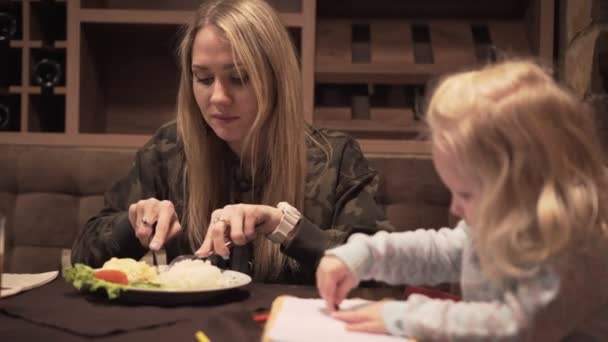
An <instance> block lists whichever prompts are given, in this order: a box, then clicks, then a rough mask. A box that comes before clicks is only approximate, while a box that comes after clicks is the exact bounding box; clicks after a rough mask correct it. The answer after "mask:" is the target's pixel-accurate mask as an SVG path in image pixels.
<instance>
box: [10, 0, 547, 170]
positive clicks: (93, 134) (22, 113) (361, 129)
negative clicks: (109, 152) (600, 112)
mask: <svg viewBox="0 0 608 342" xmlns="http://www.w3.org/2000/svg"><path fill="white" fill-rule="evenodd" d="M201 1H202V0H180V1H173V0H147V1H142V0H8V1H7V0H5V1H2V2H1V3H0V51H1V52H2V53H0V143H10V144H46V145H53V144H59V145H78V146H100V147H138V146H141V145H142V144H143V143H144V142H145V141H146V140H148V139H149V137H150V135H151V134H152V133H153V132H154V131H155V129H156V128H158V127H159V126H160V125H161V124H162V123H164V122H166V121H168V120H170V119H172V118H173V117H174V114H175V113H174V112H175V101H176V94H177V88H178V77H179V71H178V66H177V61H176V58H175V49H176V45H177V43H178V40H179V33H180V32H181V28H182V26H183V25H184V24H187V23H189V22H190V21H191V20H192V17H193V11H194V9H195V8H196V7H197V6H198V5H199V4H200V2H201ZM267 1H268V2H269V3H270V4H271V5H272V6H274V7H275V8H276V9H277V10H278V12H279V15H280V17H281V20H282V21H283V22H284V24H285V25H286V27H287V28H288V31H289V34H290V36H291V38H292V40H293V43H294V46H295V47H296V49H297V56H298V59H299V62H300V66H301V71H302V79H303V90H302V91H303V97H304V105H305V108H304V109H305V110H304V116H305V119H306V120H307V122H309V123H311V124H313V125H314V126H316V127H326V128H330V129H334V130H339V131H344V132H347V133H349V134H351V135H353V136H354V137H355V138H357V139H358V141H359V143H360V145H361V147H362V149H363V151H364V152H365V153H366V154H367V155H369V156H389V157H392V156H397V157H400V158H401V157H404V156H409V155H412V154H417V155H423V156H427V157H428V153H429V149H428V140H427V139H426V137H425V129H424V124H423V122H424V118H423V117H422V116H423V115H422V112H423V108H422V107H423V102H424V96H425V93H426V90H427V88H429V84H431V83H432V82H433V81H434V80H436V79H437V77H439V76H440V75H442V74H444V73H448V72H453V71H456V70H462V69H467V68H470V67H473V66H478V65H483V64H485V63H488V62H491V61H493V60H494V59H496V58H497V56H503V55H507V56H508V55H517V56H532V57H535V58H539V59H541V60H543V61H544V62H548V63H551V62H552V58H553V36H554V35H553V27H554V23H555V18H554V11H555V1H554V0H513V1H504V2H491V1H486V2H480V1H478V0H427V1H418V0H376V1H374V2H370V1H369V0H332V1H319V0H267ZM9 36H10V37H9ZM3 37H7V38H3ZM3 117H8V120H7V119H4V118H3Z"/></svg>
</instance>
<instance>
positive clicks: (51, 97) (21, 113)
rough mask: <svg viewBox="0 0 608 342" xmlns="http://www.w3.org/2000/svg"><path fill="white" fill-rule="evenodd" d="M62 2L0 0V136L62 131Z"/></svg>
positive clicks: (64, 35)
mask: <svg viewBox="0 0 608 342" xmlns="http://www.w3.org/2000/svg"><path fill="white" fill-rule="evenodd" d="M66 5H67V2H66V1H65V0H63V1H57V0H22V1H15V0H13V1H8V2H7V1H5V2H3V3H2V4H0V50H1V51H2V52H0V56H2V57H0V131H2V132H1V133H0V139H1V138H2V136H3V135H6V134H11V133H14V134H17V135H16V137H22V138H24V140H25V136H28V135H31V134H47V133H52V134H56V133H65V118H66V113H65V103H66V102H65V97H66V88H65V84H66V83H65V80H66V78H65V76H66V48H67V31H66V18H67V6H66ZM7 23H8V24H7ZM7 33H8V34H7Z"/></svg>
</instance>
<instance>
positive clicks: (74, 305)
mask: <svg viewBox="0 0 608 342" xmlns="http://www.w3.org/2000/svg"><path fill="white" fill-rule="evenodd" d="M280 295H291V296H297V297H304V298H318V293H317V290H316V288H315V287H314V286H305V285H286V284H265V283H256V282H254V283H250V284H248V285H246V286H243V287H240V288H237V289H232V290H229V291H226V292H223V293H222V294H221V295H218V296H215V297H213V298H209V299H207V300H204V301H199V302H192V303H188V302H186V303H184V302H183V301H182V302H180V303H179V304H176V305H171V304H170V303H162V305H159V304H154V303H153V304H147V303H138V304H134V303H125V302H121V301H119V300H109V299H108V298H107V297H105V296H100V295H98V294H90V293H86V292H83V291H79V290H77V289H76V288H74V287H73V286H72V285H71V284H68V283H66V281H65V280H64V279H63V278H62V277H58V278H57V279H55V280H53V281H52V282H50V283H48V284H45V285H43V286H40V287H37V288H34V289H31V290H29V291H26V292H22V293H19V294H17V295H14V296H11V297H7V298H3V299H1V300H0V341H3V342H5V341H6V342H8V341H10V342H20V341H28V342H31V341H66V342H72V341H73V342H76V341H90V340H95V341H115V342H119V341H196V338H195V334H196V333H197V332H199V331H200V332H203V333H204V335H206V336H207V337H208V338H209V340H211V341H260V340H261V338H262V335H263V329H264V322H263V320H262V321H260V319H259V317H260V314H264V313H267V312H268V310H269V309H270V308H271V305H272V302H273V301H274V300H275V298H277V297H278V296H280ZM254 318H257V319H254Z"/></svg>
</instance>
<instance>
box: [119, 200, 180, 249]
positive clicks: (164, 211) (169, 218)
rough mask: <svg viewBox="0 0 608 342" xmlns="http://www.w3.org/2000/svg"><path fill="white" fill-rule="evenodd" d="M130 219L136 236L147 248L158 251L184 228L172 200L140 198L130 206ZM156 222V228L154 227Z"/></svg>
mask: <svg viewBox="0 0 608 342" xmlns="http://www.w3.org/2000/svg"><path fill="white" fill-rule="evenodd" d="M129 221H130V222H131V227H132V228H133V230H134V231H135V236H136V237H137V239H138V240H139V242H140V243H141V244H142V246H144V247H146V248H150V249H151V250H153V251H158V250H159V249H161V248H162V246H163V245H164V244H165V242H167V241H169V240H170V239H172V238H173V237H174V236H175V235H176V234H177V233H179V231H180V230H181V229H182V226H181V224H180V223H179V219H178V217H177V213H176V212H175V207H174V206H173V203H172V202H170V201H159V200H157V199H156V198H149V199H146V200H140V201H139V202H137V203H133V204H131V206H129ZM154 224H156V229H154ZM152 234H154V236H152Z"/></svg>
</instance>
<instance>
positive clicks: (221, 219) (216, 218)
mask: <svg viewBox="0 0 608 342" xmlns="http://www.w3.org/2000/svg"><path fill="white" fill-rule="evenodd" d="M220 221H221V222H224V224H226V225H228V220H226V219H223V218H221V217H214V218H213V220H212V221H211V223H212V224H215V223H218V222H220Z"/></svg>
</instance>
